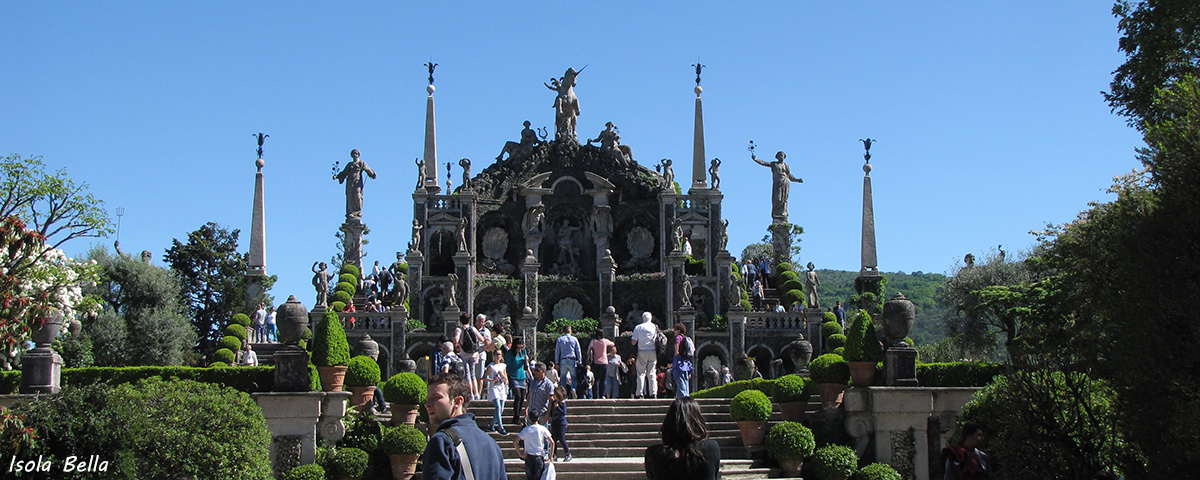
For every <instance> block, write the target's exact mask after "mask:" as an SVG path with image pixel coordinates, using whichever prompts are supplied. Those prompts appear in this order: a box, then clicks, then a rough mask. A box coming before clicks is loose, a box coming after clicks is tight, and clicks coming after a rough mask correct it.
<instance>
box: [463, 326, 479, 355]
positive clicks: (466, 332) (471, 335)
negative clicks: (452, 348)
mask: <svg viewBox="0 0 1200 480" xmlns="http://www.w3.org/2000/svg"><path fill="white" fill-rule="evenodd" d="M459 345H460V346H461V347H462V351H463V353H475V350H477V349H479V331H478V330H475V327H472V326H469V325H468V326H467V327H465V328H463V329H462V338H460V339H459Z"/></svg>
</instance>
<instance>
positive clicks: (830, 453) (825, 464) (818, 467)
mask: <svg viewBox="0 0 1200 480" xmlns="http://www.w3.org/2000/svg"><path fill="white" fill-rule="evenodd" d="M812 461H813V470H815V471H816V472H817V477H820V478H822V479H823V480H846V479H847V478H850V475H853V474H854V470H855V469H857V468H858V455H855V454H854V449H853V448H850V447H847V446H845V445H826V446H824V447H821V448H819V449H817V451H816V453H814V454H813V459H812Z"/></svg>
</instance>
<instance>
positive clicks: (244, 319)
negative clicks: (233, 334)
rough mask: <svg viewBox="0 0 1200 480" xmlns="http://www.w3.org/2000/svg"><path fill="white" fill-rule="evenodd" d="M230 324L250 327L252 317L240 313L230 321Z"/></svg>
mask: <svg viewBox="0 0 1200 480" xmlns="http://www.w3.org/2000/svg"><path fill="white" fill-rule="evenodd" d="M229 324H230V325H241V326H243V327H249V326H250V316H249V315H246V314H244V313H239V314H237V315H234V316H233V318H230V319H229Z"/></svg>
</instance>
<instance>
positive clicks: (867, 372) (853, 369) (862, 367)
mask: <svg viewBox="0 0 1200 480" xmlns="http://www.w3.org/2000/svg"><path fill="white" fill-rule="evenodd" d="M848 363H849V364H850V379H851V380H852V381H853V382H854V386H856V387H869V386H871V384H872V383H874V382H875V362H848Z"/></svg>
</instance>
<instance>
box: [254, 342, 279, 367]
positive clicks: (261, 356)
mask: <svg viewBox="0 0 1200 480" xmlns="http://www.w3.org/2000/svg"><path fill="white" fill-rule="evenodd" d="M250 348H253V349H254V354H255V355H257V356H258V364H259V365H261V366H264V367H265V366H270V365H275V352H277V351H279V349H281V348H283V344H282V343H253V342H252V343H250Z"/></svg>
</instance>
